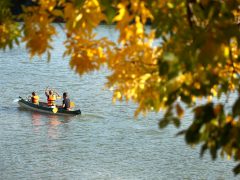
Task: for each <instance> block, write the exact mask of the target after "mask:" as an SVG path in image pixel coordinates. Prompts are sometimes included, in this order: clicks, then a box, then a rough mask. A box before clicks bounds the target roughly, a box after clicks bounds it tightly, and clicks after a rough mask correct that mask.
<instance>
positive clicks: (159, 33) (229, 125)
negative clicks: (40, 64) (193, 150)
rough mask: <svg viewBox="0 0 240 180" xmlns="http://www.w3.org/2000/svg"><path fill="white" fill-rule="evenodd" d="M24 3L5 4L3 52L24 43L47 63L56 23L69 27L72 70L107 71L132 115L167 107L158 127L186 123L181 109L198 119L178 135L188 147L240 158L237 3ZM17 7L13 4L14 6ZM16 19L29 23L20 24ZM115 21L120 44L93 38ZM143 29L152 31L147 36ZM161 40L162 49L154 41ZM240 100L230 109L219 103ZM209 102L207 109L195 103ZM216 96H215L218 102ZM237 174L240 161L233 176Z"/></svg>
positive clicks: (0, 21) (1, 11) (1, 4)
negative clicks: (18, 7)
mask: <svg viewBox="0 0 240 180" xmlns="http://www.w3.org/2000/svg"><path fill="white" fill-rule="evenodd" d="M30 4H31V5H28V6H27V5H25V4H22V6H21V7H22V12H21V13H20V14H18V15H13V13H12V11H11V8H12V6H13V5H14V4H11V3H9V0H1V1H0V48H2V49H5V48H6V47H10V48H12V47H13V45H14V44H19V42H20V41H21V42H25V43H26V48H27V50H28V52H29V54H30V55H31V56H35V55H39V56H41V55H42V54H44V53H47V54H48V58H49V59H50V50H51V49H52V48H53V47H52V46H51V42H52V40H53V36H54V35H56V34H57V31H56V29H55V26H54V25H53V24H52V22H55V21H56V20H57V19H62V20H63V21H64V22H65V25H64V27H63V28H64V32H65V33H66V37H67V38H66V41H65V42H63V43H64V45H65V47H66V51H65V52H64V55H65V56H67V57H69V58H70V66H71V68H72V69H74V70H75V71H76V72H77V73H79V74H80V75H82V74H84V73H87V72H90V71H94V70H98V69H99V68H100V67H101V66H103V65H104V66H107V67H108V68H109V69H110V70H111V72H112V74H111V75H110V76H108V77H107V79H108V82H107V84H106V86H107V87H108V88H113V89H114V91H113V92H114V93H113V101H115V100H120V101H122V100H126V101H128V100H132V101H134V102H136V103H137V104H138V108H137V110H136V112H135V115H138V114H139V113H143V114H146V113H147V112H149V111H156V112H159V111H160V110H162V109H163V110H165V115H164V117H163V118H162V119H161V120H160V121H159V126H160V128H164V127H166V126H167V125H168V124H170V123H173V124H174V125H175V126H176V127H179V126H180V124H181V119H182V118H183V114H184V108H182V106H183V105H184V106H186V107H187V108H189V109H191V110H192V112H193V114H194V117H193V119H192V122H191V124H190V126H189V127H188V128H187V129H186V130H184V131H182V132H180V133H179V134H181V135H184V136H185V140H186V143H187V144H189V145H195V144H201V145H202V150H201V155H203V154H204V152H205V151H206V150H209V151H210V154H211V156H212V158H213V159H215V158H216V157H217V155H218V154H221V155H222V156H224V155H227V156H228V157H229V158H233V159H234V160H236V161H240V96H239V94H240V86H239V78H240V50H239V44H240V27H239V24H240V1H239V0H113V1H110V0H37V1H33V2H32V3H30ZM15 6H16V4H15ZM16 19H18V20H22V21H24V25H23V26H21V25H19V24H18V23H17V22H16ZM101 23H109V24H113V25H114V26H115V28H116V30H117V31H118V32H119V37H118V42H117V43H115V42H112V41H111V40H109V39H108V38H107V37H105V38H100V39H96V38H95V37H96V34H95V33H94V32H93V30H94V29H95V28H96V27H97V26H98V25H99V24H101ZM146 25H148V26H149V27H151V30H150V31H146ZM158 38H160V39H161V41H160V42H159V43H158V44H157V45H153V42H154V41H155V40H156V39H158ZM232 93H238V95H237V96H238V97H237V99H236V101H235V103H234V104H232V106H231V110H227V109H226V103H224V102H221V101H219V100H218V99H219V98H220V97H222V96H225V97H226V99H228V97H229V96H231V95H232ZM199 98H206V99H208V101H207V102H206V103H203V104H199V103H197V101H196V100H197V99H199ZM213 98H215V99H217V100H216V101H213ZM239 172H240V164H239V165H237V166H236V167H235V168H234V173H235V174H238V173H239Z"/></svg>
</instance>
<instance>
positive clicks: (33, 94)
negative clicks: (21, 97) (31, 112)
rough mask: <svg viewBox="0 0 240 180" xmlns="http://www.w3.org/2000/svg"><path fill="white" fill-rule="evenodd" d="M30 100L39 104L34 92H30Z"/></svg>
mask: <svg viewBox="0 0 240 180" xmlns="http://www.w3.org/2000/svg"><path fill="white" fill-rule="evenodd" d="M31 101H32V103H33V104H39V96H38V95H37V93H36V92H32V96H31Z"/></svg>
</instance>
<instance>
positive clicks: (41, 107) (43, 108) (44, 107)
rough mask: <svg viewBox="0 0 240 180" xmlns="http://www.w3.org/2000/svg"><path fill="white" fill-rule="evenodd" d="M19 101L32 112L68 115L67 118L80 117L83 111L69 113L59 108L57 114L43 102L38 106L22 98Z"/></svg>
mask: <svg viewBox="0 0 240 180" xmlns="http://www.w3.org/2000/svg"><path fill="white" fill-rule="evenodd" d="M19 98H20V99H19V101H18V104H19V105H20V106H21V107H23V108H25V109H29V110H32V111H37V112H42V113H48V114H55V115H67V116H69V115H70V116H71V115H72V116H74V115H79V114H81V110H80V109H78V110H70V111H67V110H65V109H63V108H59V107H58V108H57V112H56V113H54V112H53V111H54V110H53V109H54V108H51V107H48V106H47V105H46V103H43V102H40V103H39V105H36V104H33V103H31V102H30V101H27V100H25V99H23V98H21V97H19Z"/></svg>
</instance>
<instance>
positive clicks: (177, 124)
mask: <svg viewBox="0 0 240 180" xmlns="http://www.w3.org/2000/svg"><path fill="white" fill-rule="evenodd" d="M172 122H173V124H174V125H175V127H177V128H179V127H180V125H181V122H180V119H179V118H177V117H173V118H172Z"/></svg>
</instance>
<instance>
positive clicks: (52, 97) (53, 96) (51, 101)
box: [45, 88, 61, 107]
mask: <svg viewBox="0 0 240 180" xmlns="http://www.w3.org/2000/svg"><path fill="white" fill-rule="evenodd" d="M45 95H46V96H47V105H48V106H49V107H55V101H56V100H57V99H58V98H61V96H60V95H59V94H58V93H57V92H56V91H53V90H51V89H50V90H49V89H48V88H46V90H45Z"/></svg>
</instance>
